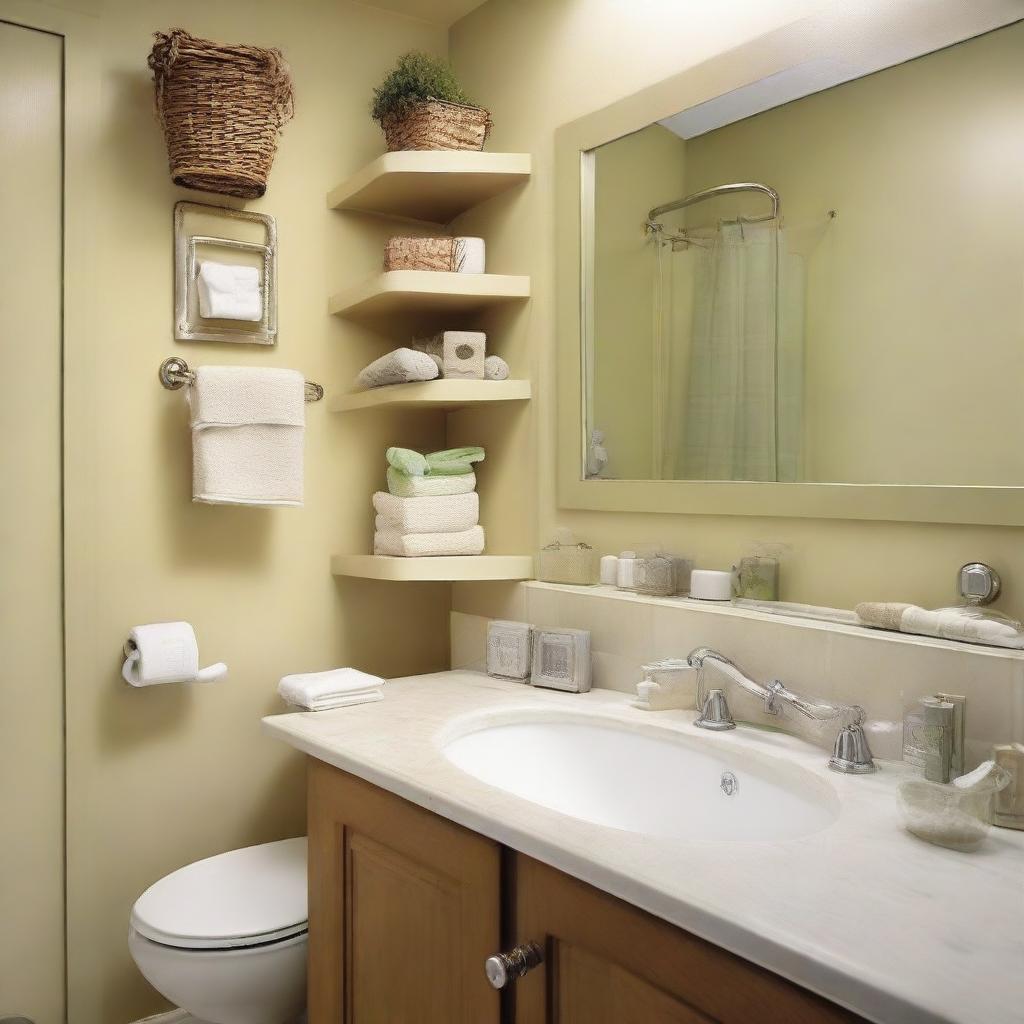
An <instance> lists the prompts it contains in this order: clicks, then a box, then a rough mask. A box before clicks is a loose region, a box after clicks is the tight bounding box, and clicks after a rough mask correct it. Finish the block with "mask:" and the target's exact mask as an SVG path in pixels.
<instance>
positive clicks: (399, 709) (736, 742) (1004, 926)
mask: <svg viewBox="0 0 1024 1024" xmlns="http://www.w3.org/2000/svg"><path fill="white" fill-rule="evenodd" d="M384 694H385V695H384V700H382V701H379V702H377V703H372V704H362V705H358V706H356V707H350V708H342V709H339V710H337V711H324V712H316V713H296V714H284V715H275V716H271V717H268V718H265V719H264V720H263V727H264V730H265V731H266V732H267V733H269V734H270V735H272V736H274V737H276V738H278V739H282V740H284V741H285V742H287V743H289V744H291V745H292V746H293V747H295V748H297V749H298V750H301V751H303V752H305V753H307V754H310V755H311V756H313V757H316V758H318V759H320V760H322V761H326V762H327V763H329V764H332V765H335V766H336V767H338V768H341V769H343V770H345V771H347V772H351V773H352V774H353V775H357V776H359V777H360V778H363V779H365V780H367V781H368V782H371V783H373V784H375V785H378V786H380V787H382V788H383V789H386V790H389V791H391V792H393V793H396V794H397V795H399V796H401V797H404V798H405V799H407V800H410V801H412V802H413V803H416V804H419V805H420V806H421V807H425V808H427V809H429V810H431V811H434V812H436V813H437V814H441V815H443V816H444V817H446V818H449V819H451V820H452V821H456V822H458V823H459V824H461V825H465V826H466V827H467V828H470V829H473V830H474V831H476V832H479V833H481V834H482V835H485V836H488V837H490V838H491V839H494V840H496V841H497V842H500V843H503V844H504V845H506V846H509V847H511V848H512V849H514V850H518V851H520V852H522V853H524V854H527V855H528V856H531V857H535V858H536V859H538V860H541V861H544V862H545V863H547V864H550V865H552V866H554V867H556V868H558V869H560V870H562V871H564V872H566V873H567V874H570V875H573V876H575V877H576V878H579V879H582V880H583V881H585V882H588V883H590V884H591V885H594V886H596V887H598V888H600V889H603V890H605V891H606V892H609V893H612V894H613V895H615V896H618V897H620V898H621V899H624V900H627V901H628V902H630V903H632V904H634V905H635V906H638V907H641V908H643V909H644V910H646V911H648V912H650V913H652V914H655V915H656V916H658V917H660V918H663V919H665V920H667V921H670V922H672V923H673V924H676V925H678V926H680V927H681V928H685V929H687V930H688V931H690V932H693V933H694V934H696V935H699V936H701V937H702V938H705V939H707V940H709V941H710V942H713V943H715V944H716V945H718V946H721V947H723V948H725V949H728V950H731V951H732V952H734V953H736V954H738V955H739V956H742V957H744V958H746V959H747V960H750V961H752V962H754V963H756V964H760V965H761V966H763V967H766V968H768V969H769V970H771V971H774V972H776V973H777V974H780V975H783V976H784V977H786V978H789V979H790V980H792V981H794V982H796V983H797V984H800V985H803V986H804V987H806V988H809V989H811V990H813V991H815V992H818V993H820V994H821V995H823V996H825V997H826V998H828V999H831V1000H833V1001H834V1002H836V1003H840V1004H841V1005H843V1006H846V1007H848V1008H849V1009H851V1010H853V1011H855V1012H856V1013H859V1014H861V1015H863V1016H864V1017H867V1018H868V1019H870V1020H874V1021H878V1022H880V1024H897V1022H898V1024H926V1022H927V1024H934V1022H944V1024H979V1022H982V1021H984V1022H985V1024H1021V1022H1022V1021H1024V973H1022V971H1024V832H1014V831H1010V830H1007V829H993V830H992V832H991V834H990V835H989V837H988V839H987V840H986V841H985V843H984V844H983V846H982V847H981V848H980V849H979V850H977V851H975V852H973V853H957V852H953V851H950V850H945V849H942V848H939V847H936V846H931V845H929V844H928V843H925V842H922V841H921V840H918V839H916V838H914V837H913V836H911V835H910V834H909V833H907V832H906V831H905V830H904V828H903V826H902V822H901V819H900V816H899V809H898V807H897V803H896V792H895V790H896V782H897V781H898V779H899V778H900V777H902V776H903V774H904V772H905V769H904V767H903V766H902V765H900V764H892V763H888V762H886V763H884V764H883V766H882V770H881V771H880V772H878V773H877V774H875V775H870V776H844V775H837V774H836V773H834V772H831V771H829V770H828V768H827V767H826V760H827V756H826V754H825V752H824V751H822V750H821V749H819V748H817V747H813V746H811V745H809V744H807V743H805V742H804V741H802V740H799V739H796V738H795V737H792V736H789V735H786V734H782V733H779V732H775V731H771V730H761V729H756V728H753V727H747V726H743V725H740V727H739V728H737V729H736V730H735V731H733V732H728V733H717V734H714V736H713V737H712V738H711V739H708V734H707V733H706V732H702V731H700V730H695V728H694V726H693V712H687V711H661V712H650V711H640V710H637V709H635V708H633V707H631V706H630V703H629V701H630V698H629V697H628V696H627V695H626V694H622V693H617V692H613V691H610V690H593V691H591V692H590V693H587V694H565V693H557V692H553V691H548V690H539V689H534V688H532V687H529V686H524V685H522V684H517V683H511V682H505V681H502V680H497V679H492V678H490V677H488V676H486V675H483V674H480V673H475V672H441V673H437V674H434V675H427V676H414V677H410V678H407V679H397V680H394V681H392V682H389V683H388V684H387V685H386V686H385V689H384ZM545 708H551V709H559V710H571V711H573V712H576V713H581V714H586V715H593V716H595V717H596V718H600V719H613V720H614V721H615V723H616V724H617V725H618V726H620V727H621V726H623V725H624V726H627V727H628V726H630V725H633V726H636V727H638V728H643V729H645V730H646V729H648V728H650V727H651V726H652V725H656V726H658V727H659V728H664V729H665V730H669V731H670V732H679V733H696V734H698V735H700V736H701V737H702V738H704V739H705V740H706V741H707V742H710V743H714V744H716V746H717V747H718V749H720V750H721V751H727V750H730V749H732V750H737V751H738V750H744V751H747V752H755V753H760V754H762V755H765V754H767V755H772V756H777V757H780V758H783V759H785V760H787V761H790V762H791V763H793V764H797V765H799V766H801V767H803V768H806V769H807V770H809V771H812V772H814V773H816V774H817V775H819V776H820V778H821V779H823V780H824V781H825V782H827V783H828V784H829V785H830V786H831V787H832V788H833V789H834V790H835V792H836V794H837V795H838V797H839V800H840V802H841V806H842V809H841V811H840V814H839V817H838V820H836V822H835V823H834V824H832V825H830V826H829V827H827V828H825V829H824V830H822V831H820V832H817V833H814V834H813V835H809V836H804V837H802V838H799V839H790V840H785V841H766V842H711V841H699V842H695V841H684V840H672V839H660V838H659V839H652V838H648V837H645V836H641V835H637V834H635V833H630V832H625V831H619V830H617V829H611V828H607V827H604V826H600V825H594V824H589V823H587V822H584V821H579V820H577V819H574V818H569V817H566V816H565V815H562V814H559V813H558V812H556V811H552V810H548V809H546V808H544V807H540V806H538V805H536V804H533V803H530V802H528V801H526V800H523V799H521V798H519V797H516V796H513V795H512V794H510V793H506V792H504V791H502V790H498V789H495V788H494V787H492V786H488V785H486V784H484V783H483V782H480V781H478V780H477V779H475V778H473V777H472V776H470V775H467V774H466V773H464V772H462V771H460V770H459V769H458V768H456V767H455V766H454V765H453V764H452V763H451V762H449V761H448V760H447V759H446V758H445V757H444V755H443V754H442V752H441V746H442V743H443V742H444V738H445V737H447V736H451V735H453V734H454V733H457V732H458V730H459V720H460V719H462V718H464V717H466V716H468V719H467V721H470V722H472V723H473V728H479V727H480V725H481V724H483V723H485V722H486V719H487V716H488V715H490V714H494V715H496V716H500V715H501V714H504V713H507V712H509V711H513V710H522V711H532V710H534V709H545ZM649 784H650V785H651V786H658V787H665V788H666V790H668V789H670V788H671V786H672V780H671V779H665V778H657V779H651V780H650V781H649Z"/></svg>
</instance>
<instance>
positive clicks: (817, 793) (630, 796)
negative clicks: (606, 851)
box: [443, 718, 839, 841]
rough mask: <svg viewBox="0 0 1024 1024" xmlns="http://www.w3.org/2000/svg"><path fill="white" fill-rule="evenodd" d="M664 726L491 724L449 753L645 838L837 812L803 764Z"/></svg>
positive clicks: (785, 830)
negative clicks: (718, 744)
mask: <svg viewBox="0 0 1024 1024" xmlns="http://www.w3.org/2000/svg"><path fill="white" fill-rule="evenodd" d="M658 731H659V730H657V728H656V727H655V728H654V729H652V730H646V731H635V730H633V729H630V728H624V727H619V726H616V725H615V724H614V723H609V722H604V721H599V722H595V721H594V720H593V719H590V720H582V721H581V720H580V719H579V718H573V719H565V720H558V719H550V718H549V719H544V720H531V721H522V720H519V721H509V722H507V723H503V724H489V725H484V726H483V727H482V728H478V729H476V730H475V731H472V732H467V733H465V734H464V735H461V736H457V737H455V738H453V739H450V740H449V741H448V742H447V743H445V744H444V746H443V750H444V755H445V757H447V758H448V759H449V760H450V761H451V762H452V763H453V764H455V765H457V766H458V767H459V768H461V769H462V770H463V771H464V772H467V773H468V774H470V775H472V776H474V777H475V778H477V779H480V780H481V781H482V782H486V783H488V784H489V785H491V786H495V787H497V788H498V789H503V790H505V791H506V792H508V793H514V794H515V795H516V796H519V797H522V798H523V799H525V800H530V801H532V802H533V803H535V804H539V805H540V806H541V807H547V808H550V809H551V810H553V811H560V812H561V813H562V814H567V815H569V816H570V817H573V818H578V819H580V820H582V821H587V822H591V823H592V824H595V825H604V826H606V827H608V828H616V829H623V830H625V831H628V832H637V833H640V834H642V835H647V836H657V837H661V838H667V839H687V840H701V839H703V840H718V841H729V840H733V841H736V840H739V841H742V840H746V841H757V840H773V839H775V840H778V839H796V838H798V837H800V836H806V835H809V834H811V833H812V832H818V831H820V830H821V829H823V828H826V827H828V826H829V825H831V824H832V822H834V821H835V820H836V818H837V817H838V816H839V800H838V797H837V796H836V793H835V790H834V789H833V788H832V787H831V786H829V785H828V783H826V782H825V781H824V780H822V779H820V778H818V777H817V776H816V775H814V774H812V773H811V772H809V771H807V770H805V769H803V768H800V767H799V766H797V765H793V764H790V763H789V762H787V761H784V760H782V759H780V758H774V757H765V756H763V755H759V754H758V755H750V754H746V753H743V752H740V753H737V752H735V751H731V750H728V751H727V750H722V749H716V742H715V739H714V738H710V739H708V740H704V739H702V738H697V737H693V736H689V735H685V734H680V733H677V732H669V731H667V730H664V731H662V732H663V734H662V735H656V733H657V732H658ZM652 733H655V734H652ZM823 757H824V755H823Z"/></svg>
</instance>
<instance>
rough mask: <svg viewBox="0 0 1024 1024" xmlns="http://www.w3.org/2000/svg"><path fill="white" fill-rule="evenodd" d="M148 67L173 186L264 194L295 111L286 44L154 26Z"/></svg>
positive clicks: (255, 196)
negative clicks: (232, 40) (267, 46)
mask: <svg viewBox="0 0 1024 1024" xmlns="http://www.w3.org/2000/svg"><path fill="white" fill-rule="evenodd" d="M155 36H156V42H155V43H154V45H153V49H152V51H151V53H150V55H149V67H150V69H151V70H152V72H153V81H154V82H155V83H156V111H157V116H158V117H159V119H160V123H161V124H162V125H163V129H164V138H165V139H166V140H167V155H168V159H169V162H170V167H171V177H172V178H173V180H174V183H175V185H184V186H185V187H186V188H195V189H200V190H202V191H203V192H218V193H221V194H223V195H227V196H238V197H239V198H241V199H258V198H259V197H260V196H262V195H263V193H264V192H266V190H267V176H268V175H269V174H270V168H271V165H272V164H273V162H274V155H275V154H276V152H277V136H278V134H279V132H280V131H281V127H282V126H283V125H284V124H285V122H287V121H289V120H290V119H291V117H292V114H293V112H294V110H293V106H292V76H291V71H290V69H289V67H288V64H287V63H286V62H285V60H284V57H282V56H281V52H280V50H262V49H259V48H257V47H255V46H242V45H221V44H218V43H212V42H210V41H209V40H207V39H197V38H196V37H195V36H191V35H189V34H188V33H187V32H184V31H182V30H181V29H174V30H173V31H172V32H170V33H164V32H157V33H155Z"/></svg>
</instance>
